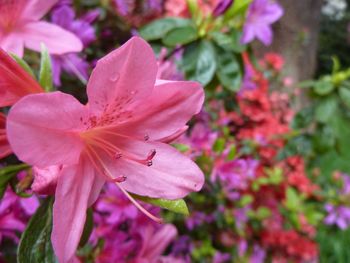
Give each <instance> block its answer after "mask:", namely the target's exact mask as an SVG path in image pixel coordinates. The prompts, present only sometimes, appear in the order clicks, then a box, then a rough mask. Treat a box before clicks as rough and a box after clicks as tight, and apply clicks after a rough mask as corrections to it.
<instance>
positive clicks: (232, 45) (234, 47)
mask: <svg viewBox="0 0 350 263" xmlns="http://www.w3.org/2000/svg"><path fill="white" fill-rule="evenodd" d="M210 36H211V37H212V38H213V40H214V41H215V43H216V44H217V45H218V46H219V47H220V48H222V49H224V50H226V51H233V52H236V53H241V52H243V51H244V50H246V48H247V46H246V45H241V44H240V38H241V33H240V32H238V31H232V32H231V33H226V34H225V33H222V32H219V31H214V32H212V33H210Z"/></svg>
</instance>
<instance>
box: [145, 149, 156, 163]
mask: <svg viewBox="0 0 350 263" xmlns="http://www.w3.org/2000/svg"><path fill="white" fill-rule="evenodd" d="M156 153H157V151H156V150H155V149H152V150H151V151H150V152H149V154H148V156H147V160H149V161H150V160H152V159H153V158H154V156H155V155H156Z"/></svg>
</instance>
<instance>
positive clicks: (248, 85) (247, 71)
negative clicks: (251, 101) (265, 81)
mask: <svg viewBox="0 0 350 263" xmlns="http://www.w3.org/2000/svg"><path fill="white" fill-rule="evenodd" d="M255 76H256V74H255V71H254V69H253V68H252V67H251V65H247V64H245V65H244V77H243V81H242V85H241V88H240V90H239V92H240V94H241V93H242V92H244V91H247V90H254V89H256V88H257V84H256V82H255V81H254V77H255Z"/></svg>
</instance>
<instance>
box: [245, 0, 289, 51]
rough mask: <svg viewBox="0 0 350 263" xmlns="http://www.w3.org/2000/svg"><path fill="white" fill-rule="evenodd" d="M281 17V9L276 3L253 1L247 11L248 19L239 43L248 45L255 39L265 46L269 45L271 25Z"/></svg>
mask: <svg viewBox="0 0 350 263" xmlns="http://www.w3.org/2000/svg"><path fill="white" fill-rule="evenodd" d="M282 15H283V9H282V7H281V6H280V5H279V4H277V3H276V2H274V1H271V0H254V1H253V3H252V4H251V5H250V6H249V9H248V17H247V20H246V23H245V25H244V27H243V36H242V39H241V42H242V43H243V44H248V43H249V42H251V41H253V40H254V38H257V39H259V40H260V41H261V42H262V43H264V44H265V45H270V44H271V42H272V36H273V33H272V29H271V24H273V23H275V22H276V21H277V20H278V19H280V18H281V16H282Z"/></svg>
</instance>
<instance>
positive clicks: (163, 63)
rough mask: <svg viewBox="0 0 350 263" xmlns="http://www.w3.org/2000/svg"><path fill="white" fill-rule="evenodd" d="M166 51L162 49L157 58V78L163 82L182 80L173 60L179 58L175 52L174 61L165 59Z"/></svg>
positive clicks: (181, 75) (178, 54)
mask: <svg viewBox="0 0 350 263" xmlns="http://www.w3.org/2000/svg"><path fill="white" fill-rule="evenodd" d="M166 56H167V49H166V48H162V49H161V51H160V54H159V57H158V73H157V78H159V79H165V80H184V76H183V74H182V73H181V72H180V71H179V70H178V69H177V66H176V63H175V60H176V59H179V58H180V57H181V54H180V53H179V52H177V53H176V54H175V56H174V57H175V60H174V59H167V58H166Z"/></svg>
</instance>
